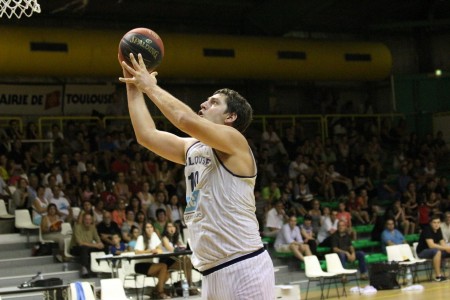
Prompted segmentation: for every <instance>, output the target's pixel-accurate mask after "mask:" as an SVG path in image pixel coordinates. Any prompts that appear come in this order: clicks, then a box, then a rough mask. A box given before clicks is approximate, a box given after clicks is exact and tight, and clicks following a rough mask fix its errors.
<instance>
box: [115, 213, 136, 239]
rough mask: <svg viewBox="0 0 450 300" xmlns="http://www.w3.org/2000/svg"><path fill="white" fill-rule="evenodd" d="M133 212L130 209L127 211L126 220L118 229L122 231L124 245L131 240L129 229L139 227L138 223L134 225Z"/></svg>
mask: <svg viewBox="0 0 450 300" xmlns="http://www.w3.org/2000/svg"><path fill="white" fill-rule="evenodd" d="M134 219H135V215H134V211H133V210H132V209H127V213H126V220H125V222H123V223H122V227H121V228H120V229H121V231H122V235H121V236H122V240H123V241H124V242H125V243H128V242H129V241H130V239H131V236H130V231H131V227H133V226H135V227H139V225H138V223H136V221H135V220H134Z"/></svg>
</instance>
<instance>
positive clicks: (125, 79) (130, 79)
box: [119, 77, 134, 83]
mask: <svg viewBox="0 0 450 300" xmlns="http://www.w3.org/2000/svg"><path fill="white" fill-rule="evenodd" d="M119 81H122V82H125V83H134V78H133V77H132V78H124V77H119Z"/></svg>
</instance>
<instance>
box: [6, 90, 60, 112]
mask: <svg viewBox="0 0 450 300" xmlns="http://www.w3.org/2000/svg"><path fill="white" fill-rule="evenodd" d="M62 90H63V88H62V86H61V85H6V84H0V115H56V116H57V115H61V113H62V94H63V93H62Z"/></svg>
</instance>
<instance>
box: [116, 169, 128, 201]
mask: <svg viewBox="0 0 450 300" xmlns="http://www.w3.org/2000/svg"><path fill="white" fill-rule="evenodd" d="M113 193H114V195H115V196H116V198H117V199H120V198H121V197H122V198H125V199H129V198H130V197H131V192H130V190H129V189H128V184H127V183H126V181H125V174H124V173H123V172H119V173H118V174H117V181H116V183H115V185H114V187H113Z"/></svg>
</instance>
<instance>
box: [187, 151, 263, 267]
mask: <svg viewBox="0 0 450 300" xmlns="http://www.w3.org/2000/svg"><path fill="white" fill-rule="evenodd" d="M249 151H250V150H249ZM185 175H186V202H187V206H186V210H185V213H184V220H185V222H186V224H187V226H188V229H189V236H190V247H191V249H192V251H193V254H192V258H191V260H192V264H193V266H194V267H195V268H196V269H198V270H200V271H205V270H208V269H210V268H212V267H215V266H217V265H220V264H222V263H224V262H227V261H229V260H232V259H234V258H237V257H239V256H242V255H245V254H247V253H250V252H254V251H256V250H258V249H260V248H261V247H262V246H263V245H262V242H261V237H260V235H259V231H258V230H259V226H258V221H257V220H256V215H255V198H254V187H255V179H256V176H250V177H244V176H237V175H234V174H233V173H231V172H230V171H229V170H227V169H226V167H225V166H224V165H223V164H222V162H221V161H220V159H219V158H218V156H217V154H216V153H215V151H214V150H213V149H212V148H211V147H210V146H207V145H205V144H203V143H201V142H197V143H195V144H193V145H192V146H191V147H190V148H189V149H188V150H187V154H186V167H185Z"/></svg>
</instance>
